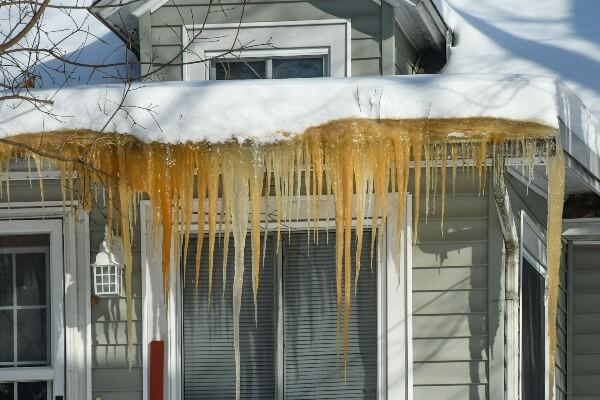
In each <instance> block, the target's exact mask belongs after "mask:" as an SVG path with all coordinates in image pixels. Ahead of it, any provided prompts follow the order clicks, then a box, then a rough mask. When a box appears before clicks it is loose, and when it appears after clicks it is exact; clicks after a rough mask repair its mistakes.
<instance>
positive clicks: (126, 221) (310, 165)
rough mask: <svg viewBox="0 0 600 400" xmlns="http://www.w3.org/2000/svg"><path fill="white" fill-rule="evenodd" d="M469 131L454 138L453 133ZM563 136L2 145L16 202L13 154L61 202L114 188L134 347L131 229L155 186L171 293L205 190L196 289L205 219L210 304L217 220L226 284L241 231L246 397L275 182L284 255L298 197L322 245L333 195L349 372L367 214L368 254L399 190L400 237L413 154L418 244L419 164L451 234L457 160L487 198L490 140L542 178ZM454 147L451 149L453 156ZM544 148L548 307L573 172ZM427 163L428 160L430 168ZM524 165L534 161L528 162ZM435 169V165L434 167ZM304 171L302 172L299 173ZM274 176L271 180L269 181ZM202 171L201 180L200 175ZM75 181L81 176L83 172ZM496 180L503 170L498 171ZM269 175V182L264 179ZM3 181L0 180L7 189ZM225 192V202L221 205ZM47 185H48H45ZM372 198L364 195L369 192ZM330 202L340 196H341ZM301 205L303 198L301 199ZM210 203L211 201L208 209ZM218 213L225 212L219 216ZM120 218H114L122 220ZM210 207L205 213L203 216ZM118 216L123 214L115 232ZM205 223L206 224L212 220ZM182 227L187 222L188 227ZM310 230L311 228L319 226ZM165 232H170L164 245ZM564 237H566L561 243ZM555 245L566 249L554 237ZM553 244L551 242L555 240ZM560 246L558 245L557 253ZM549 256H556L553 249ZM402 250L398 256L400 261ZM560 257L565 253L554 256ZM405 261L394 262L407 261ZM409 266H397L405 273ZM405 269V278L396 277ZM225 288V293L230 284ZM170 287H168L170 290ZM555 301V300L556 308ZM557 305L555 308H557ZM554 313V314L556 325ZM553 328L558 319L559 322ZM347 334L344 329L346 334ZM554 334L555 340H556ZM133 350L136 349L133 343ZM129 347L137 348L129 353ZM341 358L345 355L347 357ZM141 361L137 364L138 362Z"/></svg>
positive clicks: (501, 126) (440, 127) (331, 127)
mask: <svg viewBox="0 0 600 400" xmlns="http://www.w3.org/2000/svg"><path fill="white" fill-rule="evenodd" d="M457 132H459V133H461V134H460V135H455V133H457ZM555 136H556V132H554V131H552V130H551V129H549V128H548V127H545V126H542V125H538V124H535V123H525V122H515V121H502V120H495V119H486V118H472V119H464V120H461V119H452V120H435V119H429V120H428V121H427V124H426V125H425V124H424V122H423V121H422V120H405V121H391V120H381V121H371V120H342V121H334V122H331V123H328V124H324V125H322V126H319V127H316V128H311V129H309V130H307V132H305V133H304V134H302V135H298V136H296V137H294V138H288V139H286V140H282V141H281V142H279V143H275V144H268V145H262V144H256V143H244V144H239V143H221V144H208V143H206V144H198V143H188V144H178V145H166V144H156V143H141V142H139V141H138V140H137V139H135V138H133V137H130V136H125V135H118V136H117V135H110V134H97V133H93V132H62V133H61V132H57V133H52V134H44V135H24V136H21V137H19V138H18V140H20V141H22V142H23V143H24V144H26V145H27V146H34V147H35V146H42V147H43V148H44V150H45V152H46V153H47V154H52V153H53V152H54V153H55V154H58V155H60V156H61V158H64V157H67V158H68V159H72V160H77V161H73V162H66V161H57V160H52V159H51V160H48V159H46V158H44V157H41V156H37V155H34V154H30V152H28V151H25V150H22V149H19V148H15V147H13V146H9V145H0V165H1V167H2V168H0V170H3V172H4V173H5V176H4V180H5V185H6V186H5V188H6V189H5V190H6V193H7V195H8V196H9V199H10V186H9V181H8V179H9V174H10V171H9V169H10V160H11V159H12V158H14V157H25V158H27V159H28V160H29V159H31V157H34V161H36V163H37V162H39V165H38V166H37V168H38V174H39V171H41V169H42V167H43V165H42V163H43V162H47V161H50V162H51V163H52V164H53V165H55V166H58V168H59V169H60V172H61V185H62V193H63V200H64V201H66V196H67V195H69V196H70V198H71V205H72V206H73V205H74V200H75V199H77V200H78V201H79V204H80V205H81V206H82V207H83V208H85V209H86V210H90V209H91V208H92V203H93V202H94V201H98V199H97V195H98V193H99V191H98V189H99V187H102V192H103V193H105V195H104V196H105V199H104V200H105V201H106V205H107V209H108V210H107V211H108V221H107V224H108V226H109V229H110V233H109V235H112V233H113V230H114V232H115V233H117V232H120V234H121V236H122V237H123V241H124V245H125V250H126V255H125V265H126V290H127V294H128V296H127V302H128V306H127V311H128V337H129V341H130V343H131V339H132V336H131V335H132V326H131V310H132V308H131V268H132V264H131V262H132V260H131V232H132V227H133V225H134V224H135V223H136V219H135V218H136V213H137V207H138V201H139V200H140V196H141V194H142V193H147V195H148V198H149V200H150V202H151V207H150V215H151V218H152V220H153V221H154V222H155V224H154V226H153V228H152V238H153V239H154V240H155V243H156V244H157V246H155V248H161V247H162V250H163V251H162V257H163V259H162V270H163V280H164V281H163V282H164V289H165V292H166V291H167V290H168V289H169V279H170V265H171V262H172V260H178V259H179V255H180V252H182V254H183V259H184V261H183V263H184V270H185V262H186V261H185V260H186V259H187V257H186V256H187V251H188V246H189V241H190V237H189V236H190V231H191V223H192V215H193V210H192V204H193V196H194V181H195V187H196V190H197V193H198V207H197V210H198V214H199V215H198V242H197V246H198V247H197V249H196V250H197V255H196V271H195V273H196V276H195V278H196V279H195V284H196V287H198V285H199V281H200V279H201V278H202V277H201V275H200V259H201V254H202V250H203V249H202V246H203V237H204V230H205V229H204V224H205V222H207V224H208V293H207V296H208V305H209V307H210V298H211V290H212V280H213V270H214V265H213V264H214V263H213V261H214V255H215V245H216V237H217V230H218V229H217V218H218V217H219V216H220V221H219V223H220V224H221V226H222V228H223V229H219V231H220V232H222V233H221V234H220V237H222V238H223V240H222V243H220V245H222V246H223V253H224V261H223V284H224V285H225V283H226V281H227V275H226V274H227V258H228V257H227V253H228V250H229V240H230V236H231V235H230V234H231V231H232V230H233V242H234V247H235V250H234V252H235V262H234V269H235V272H234V293H233V294H234V336H235V341H234V351H235V355H236V397H237V398H239V395H240V354H239V351H240V349H239V318H240V312H241V301H242V300H241V292H242V287H243V271H244V247H245V238H246V235H247V230H248V225H249V219H250V221H251V226H250V227H251V247H252V288H253V299H254V304H255V320H256V319H257V318H256V317H257V314H256V304H257V296H258V293H259V292H258V291H259V288H260V279H259V276H260V268H259V261H260V255H261V249H260V247H261V246H260V221H261V215H263V213H262V212H261V204H262V199H260V197H261V196H263V195H264V196H265V197H268V196H269V195H270V185H271V179H272V180H273V185H274V195H275V210H274V212H275V215H276V225H277V227H276V229H277V250H278V249H279V246H280V241H281V229H282V224H286V223H287V224H288V232H290V231H289V229H291V222H292V221H293V219H294V213H295V217H296V220H297V219H298V218H299V208H298V207H299V204H300V203H299V201H298V200H299V196H300V195H301V193H302V190H303V189H302V182H304V192H305V194H306V198H307V203H306V204H307V209H306V215H307V226H308V234H307V240H309V241H310V237H311V236H312V237H313V240H315V242H317V243H318V229H317V224H318V222H319V220H320V218H321V205H322V204H321V203H322V201H325V203H326V210H325V220H326V225H327V226H328V225H329V210H330V207H331V205H332V204H333V206H334V215H335V225H336V238H337V243H336V267H335V268H336V271H335V272H336V295H337V308H338V321H337V338H338V355H339V349H340V339H341V338H343V352H344V367H347V362H348V360H347V356H348V354H347V353H348V323H349V320H350V301H351V287H352V283H354V288H355V291H354V292H355V294H356V293H357V282H358V279H359V274H360V271H361V265H360V254H361V251H362V246H363V243H362V241H363V240H362V236H363V226H364V225H363V219H365V218H368V217H372V218H373V221H372V235H373V239H372V241H371V256H372V259H373V255H374V253H375V247H374V246H375V241H376V238H379V239H381V238H382V233H383V232H384V230H385V226H386V218H387V215H388V195H389V192H390V189H391V191H397V192H398V193H397V200H396V201H397V204H394V207H395V209H396V212H397V213H398V215H397V225H398V226H397V231H396V240H397V241H398V242H397V245H398V249H399V248H400V240H401V239H400V238H401V234H402V227H403V221H404V218H405V217H406V218H410V216H405V213H406V210H405V201H406V196H407V192H408V190H409V188H408V182H409V171H410V168H411V167H410V163H411V161H412V162H413V163H414V172H415V175H414V189H413V194H414V196H415V197H414V215H413V217H414V226H413V234H414V240H415V241H417V240H418V224H419V218H420V198H421V195H422V188H421V186H422V185H421V180H422V176H421V175H422V169H423V168H425V177H424V180H425V219H427V218H428V216H429V212H430V210H433V213H436V212H437V210H436V207H437V203H436V202H437V200H438V199H437V197H438V194H437V187H438V185H441V209H440V211H439V212H440V214H441V223H440V226H441V229H442V230H443V223H444V216H445V204H446V199H445V197H446V173H447V161H448V158H449V159H450V162H451V167H452V189H453V191H455V186H456V170H457V167H458V163H459V160H460V163H461V164H462V168H463V171H466V172H467V174H468V173H470V174H471V175H472V176H471V177H472V180H473V182H475V181H476V178H475V174H476V173H477V175H478V179H477V181H478V182H479V186H480V188H479V191H480V193H483V192H485V179H486V171H487V170H486V168H487V167H486V163H487V157H488V151H489V150H488V144H490V143H491V145H492V153H493V157H494V158H498V159H502V160H504V158H505V156H506V155H515V156H517V155H518V156H520V157H521V159H522V166H523V167H527V168H526V169H527V170H528V173H529V177H530V179H531V177H532V176H533V166H534V164H535V156H536V153H537V151H538V146H537V144H536V140H538V139H543V140H544V139H551V138H554V137H555ZM448 152H450V155H449V157H448V154H447V153H448ZM548 153H549V150H548V148H547V147H546V148H545V149H544V154H545V155H546V156H547V157H549V158H550V161H551V162H550V164H551V165H550V166H548V171H549V174H550V186H551V189H550V193H551V196H550V199H549V204H550V205H549V212H550V210H553V211H552V212H553V214H552V217H553V218H554V219H552V218H551V216H550V215H549V227H548V238H549V239H548V240H549V243H548V247H549V249H548V251H549V254H548V260H549V276H550V288H551V292H550V293H551V301H550V303H551V304H555V301H556V292H555V291H554V292H553V290H554V287H555V285H556V282H557V281H556V279H557V278H556V276H557V275H556V270H557V269H556V268H558V267H557V265H558V260H559V256H560V227H559V224H560V212H559V210H558V208H559V207H561V204H562V203H561V201H562V194H561V193H562V190H563V189H562V186H561V184H562V183H561V182H562V180H563V179H564V176H563V175H564V169H563V171H562V173H561V168H564V167H562V163H563V161H562V156H561V155H562V153H561V151H560V147H559V146H557V149H556V153H555V155H553V156H550V155H549V154H548ZM423 162H424V164H425V165H423ZM525 164H527V165H526V166H525ZM432 168H433V170H432ZM476 170H477V171H476ZM303 173H304V176H302V174H303ZM265 175H266V179H265ZM194 176H195V178H194ZM75 177H77V179H75ZM494 178H495V179H499V177H497V176H496V174H494ZM265 182H266V186H264V184H265ZM2 186H3V185H0V190H1V189H2ZM432 188H433V190H434V193H433V199H434V200H433V205H432V208H430V192H429V191H430V190H431V189H432ZM220 189H221V193H222V195H221V200H222V202H221V203H220V207H218V201H219V190H220ZM40 191H41V192H43V188H42V187H40ZM365 196H366V197H365ZM332 200H333V201H332ZM294 201H296V203H294ZM205 203H206V204H205ZM264 207H265V208H264V215H266V216H267V217H266V219H267V223H266V225H265V228H266V231H268V229H269V223H268V219H269V213H270V212H271V210H269V207H270V206H269V203H268V199H266V198H265V206H264ZM217 213H219V215H217ZM113 214H114V215H115V216H116V217H114V216H113ZM206 214H208V217H206ZM113 218H117V220H115V224H114V229H113ZM354 218H356V219H357V221H356V231H355V232H356V241H357V243H356V244H357V249H356V252H355V253H354V254H351V251H350V250H351V245H352V240H353V236H352V230H353V227H352V223H353V219H354ZM205 219H206V221H205ZM180 227H181V229H180ZM311 229H312V230H313V231H314V232H313V234H312V235H311V232H310V230H311ZM159 233H161V234H162V238H161V241H160V242H161V243H159V241H158V238H159V236H160V235H159ZM266 238H267V233H266V232H265V238H264V242H263V253H262V254H263V264H264V254H265V253H266V251H265V247H264V246H266V243H267V242H266V240H267V239H266ZM557 238H558V239H557ZM557 240H558V245H556V243H555V242H556V241H557ZM551 242H552V243H555V244H554V245H552V244H551ZM557 249H558V250H557ZM551 251H554V252H556V253H552V254H550V252H551ZM352 255H354V257H355V258H356V259H355V260H354V265H355V277H354V279H352V276H351V267H352V265H353V263H352ZM399 256H400V254H399V253H398V254H396V257H399ZM557 257H558V258H557ZM399 266H400V263H397V268H399ZM397 272H400V271H397ZM399 276H400V273H398V277H399ZM223 292H225V290H224V291H223ZM165 294H166V293H165ZM553 302H554V303H553ZM549 312H550V313H552V312H553V313H554V314H555V312H556V307H555V306H554V308H552V307H551V308H550V310H549ZM554 314H549V318H550V319H549V320H551V318H553V315H554ZM551 329H552V325H551ZM342 330H343V332H342ZM555 336H556V335H555V332H553V331H551V343H554V342H555ZM129 349H131V347H129ZM131 354H132V353H131V352H129V355H131ZM338 359H339V358H338ZM131 361H132V360H131Z"/></svg>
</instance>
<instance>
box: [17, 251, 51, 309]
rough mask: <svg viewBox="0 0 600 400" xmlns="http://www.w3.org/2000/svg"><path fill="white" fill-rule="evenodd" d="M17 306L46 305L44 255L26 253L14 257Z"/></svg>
mask: <svg viewBox="0 0 600 400" xmlns="http://www.w3.org/2000/svg"><path fill="white" fill-rule="evenodd" d="M16 261H17V265H16V272H17V304H18V305H20V306H41V305H46V303H47V301H46V255H45V254H44V253H26V254H17V255H16Z"/></svg>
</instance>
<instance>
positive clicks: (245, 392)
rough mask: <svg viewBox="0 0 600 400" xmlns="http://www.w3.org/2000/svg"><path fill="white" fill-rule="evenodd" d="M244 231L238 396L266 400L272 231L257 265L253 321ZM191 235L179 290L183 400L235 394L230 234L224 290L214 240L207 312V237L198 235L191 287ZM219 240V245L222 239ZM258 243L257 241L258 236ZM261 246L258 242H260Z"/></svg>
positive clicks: (271, 392)
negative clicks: (200, 241)
mask: <svg viewBox="0 0 600 400" xmlns="http://www.w3.org/2000/svg"><path fill="white" fill-rule="evenodd" d="M249 236H250V235H248V241H247V243H246V253H245V262H246V265H245V273H244V288H243V295H242V309H241V315H240V356H241V398H242V399H255V400H263V399H264V400H267V399H273V398H274V396H275V369H274V349H275V342H274V331H273V323H274V321H273V312H274V308H273V305H274V302H273V301H274V300H273V296H274V286H273V285H274V283H273V278H274V274H273V272H274V270H273V268H274V263H273V261H274V257H275V255H274V250H275V245H274V240H273V237H274V236H275V235H274V234H271V235H269V238H268V239H269V240H268V241H267V254H266V256H265V265H264V267H262V266H261V271H260V289H259V292H258V301H257V303H258V323H255V320H254V303H253V294H252V257H251V248H250V247H251V246H250V237H249ZM196 243H197V242H196V239H193V240H191V241H190V245H189V252H188V256H187V271H186V274H185V279H186V282H185V286H184V289H183V354H184V364H183V365H184V399H185V400H201V399H214V400H217V399H232V398H235V361H234V352H233V315H232V310H233V308H232V287H233V277H234V273H233V255H234V248H233V238H231V240H230V242H229V243H230V247H229V254H228V255H229V257H228V273H227V283H226V288H225V294H224V295H223V286H222V280H221V276H222V275H221V274H222V269H221V266H222V264H223V249H222V245H220V244H219V241H217V243H216V244H215V254H214V265H215V267H214V272H213V275H214V276H213V285H212V297H211V305H210V312H209V310H208V296H207V293H208V283H207V280H208V279H207V277H208V273H207V266H208V250H207V247H208V238H205V239H204V251H203V252H202V258H201V260H200V261H201V266H202V270H201V271H202V272H201V276H200V285H199V287H198V290H196V282H195V264H196V261H195V259H196ZM220 243H222V238H221V241H220ZM261 243H262V239H261ZM261 247H262V246H261Z"/></svg>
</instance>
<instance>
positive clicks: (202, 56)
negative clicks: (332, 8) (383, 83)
mask: <svg viewBox="0 0 600 400" xmlns="http://www.w3.org/2000/svg"><path fill="white" fill-rule="evenodd" d="M336 26H340V27H341V29H343V34H344V37H343V38H342V39H343V40H340V38H333V37H331V35H321V34H319V33H318V30H319V29H321V30H322V29H328V28H333V27H336ZM200 29H201V30H202V32H203V33H202V34H203V35H204V33H206V37H207V38H213V39H212V40H197V41H195V42H192V43H190V40H193V37H194V30H200ZM282 29H285V31H286V32H293V31H294V30H297V32H296V33H297V34H295V35H288V37H284V36H283V35H278V33H279V32H282ZM252 30H255V31H257V32H259V31H260V32H263V33H264V32H269V31H271V32H272V34H271V35H270V37H271V38H272V40H273V45H274V46H262V47H261V46H257V47H253V48H250V49H248V48H246V49H242V50H238V51H235V52H231V51H230V50H231V48H232V47H234V46H232V44H227V43H225V42H226V41H227V39H228V38H230V39H231V40H233V38H234V37H237V38H238V42H240V43H245V41H244V40H245V39H244V35H245V33H246V32H249V31H250V32H251V31H252ZM238 32H239V35H238ZM351 33H352V29H351V22H350V21H349V20H346V19H326V20H305V21H274V22H243V23H241V24H239V23H225V24H203V25H197V24H189V25H183V26H182V31H181V38H182V46H183V48H186V47H188V46H189V47H188V49H189V51H184V52H183V54H182V63H183V68H182V69H183V74H182V78H183V80H184V81H188V80H209V79H210V64H211V62H210V59H211V58H214V57H218V58H264V57H269V58H270V57H286V56H287V57H291V56H294V57H299V56H303V55H306V56H311V55H323V56H326V63H327V64H326V68H325V69H326V71H324V72H326V73H327V74H326V76H332V77H349V76H352V71H351V58H352V57H351V54H352V53H351V43H352V42H351ZM248 35H249V38H252V39H254V37H253V36H252V35H253V34H252V33H248ZM257 35H258V33H257ZM265 37H266V36H265ZM215 38H219V39H215ZM267 38H268V37H267ZM334 39H337V40H334ZM260 42H261V41H260V40H259V43H260ZM342 42H343V47H342V46H340V44H341V43H342ZM221 54H222V56H220V55H221ZM201 60H208V61H205V62H198V61H201Z"/></svg>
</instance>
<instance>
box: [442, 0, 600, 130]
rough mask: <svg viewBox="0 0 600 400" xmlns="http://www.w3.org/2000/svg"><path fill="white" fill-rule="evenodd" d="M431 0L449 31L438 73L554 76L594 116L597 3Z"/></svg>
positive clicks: (599, 95) (598, 83) (599, 49)
mask: <svg viewBox="0 0 600 400" xmlns="http://www.w3.org/2000/svg"><path fill="white" fill-rule="evenodd" d="M434 1H435V3H436V6H437V7H438V10H440V12H441V14H442V17H443V18H444V20H445V21H446V23H447V24H448V26H449V27H450V29H451V30H452V31H453V32H454V35H455V47H453V48H452V49H451V54H450V59H449V61H448V64H447V65H446V66H445V68H444V69H443V72H444V73H461V74H463V73H468V74H471V73H506V74H533V75H542V76H548V77H552V78H556V79H559V80H561V81H562V82H564V83H565V84H566V85H567V86H568V87H569V88H570V89H571V90H573V91H574V92H575V93H576V94H577V96H579V97H580V98H581V99H582V101H583V102H584V103H585V104H586V106H587V108H588V109H589V110H590V112H591V113H592V114H595V116H596V118H599V117H600V78H599V76H598V74H599V71H600V24H599V23H598V19H599V18H600V1H598V0H544V1H522V0H502V1H498V0H434Z"/></svg>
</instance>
